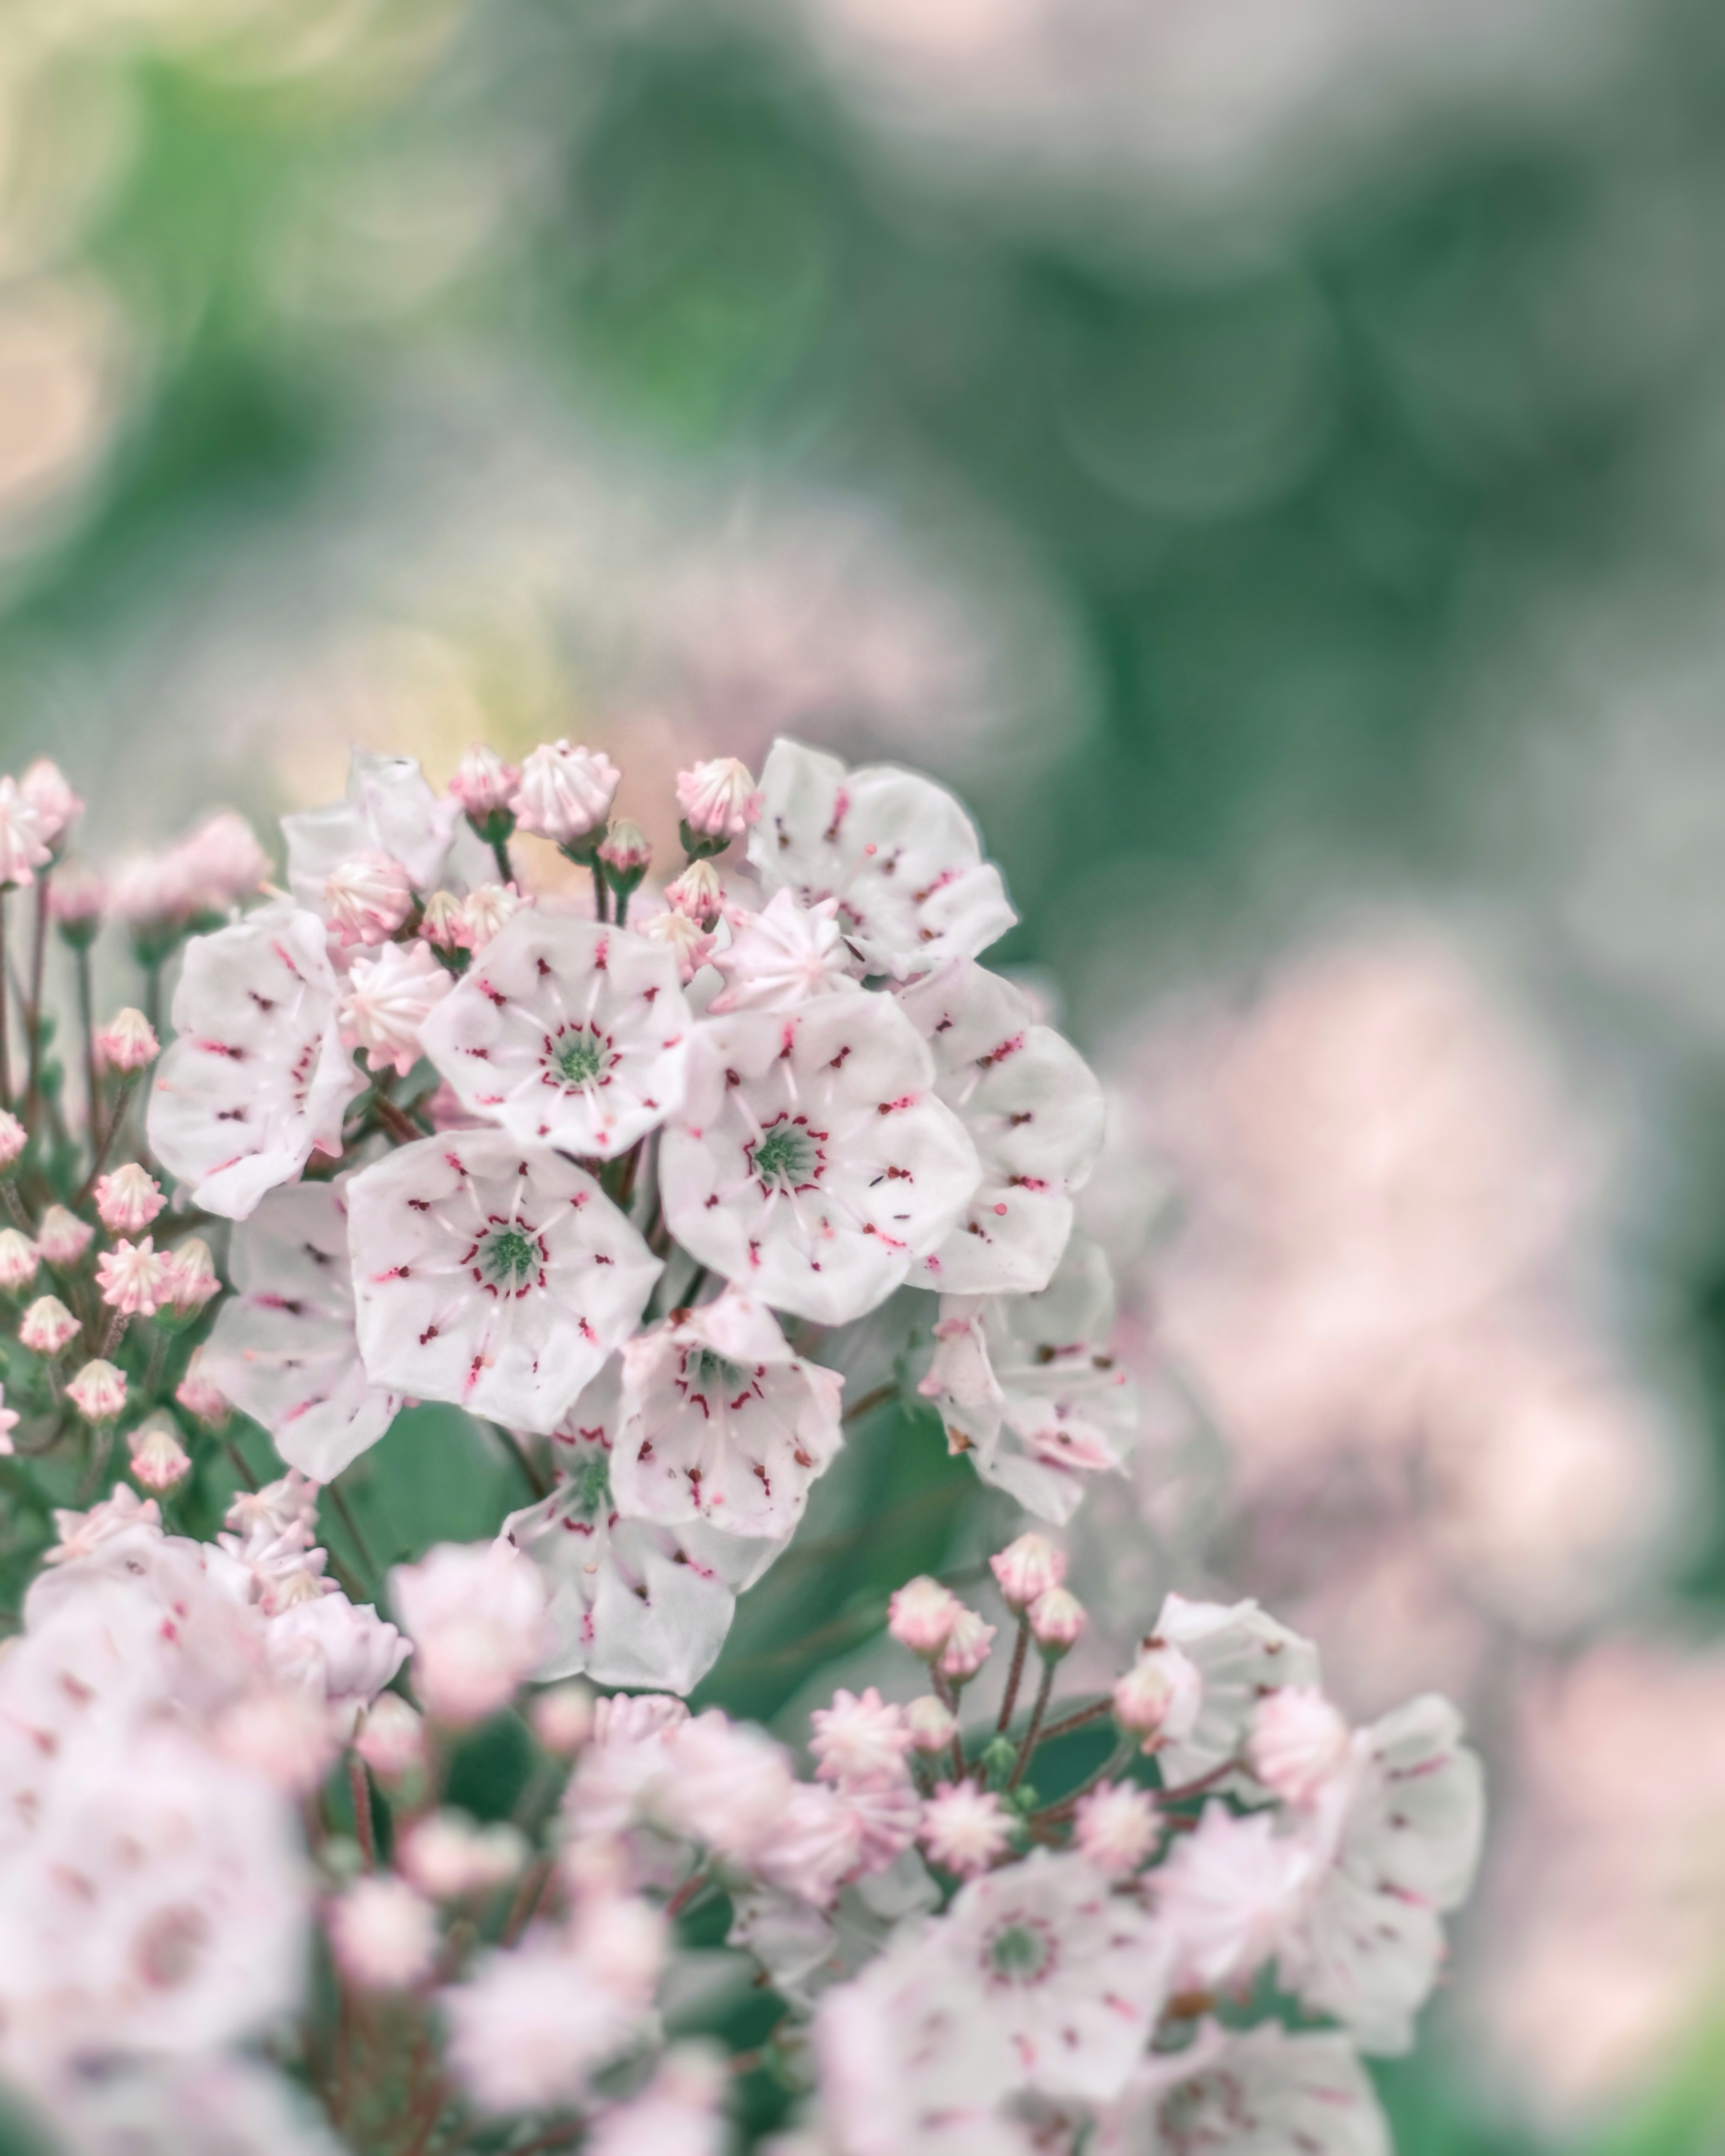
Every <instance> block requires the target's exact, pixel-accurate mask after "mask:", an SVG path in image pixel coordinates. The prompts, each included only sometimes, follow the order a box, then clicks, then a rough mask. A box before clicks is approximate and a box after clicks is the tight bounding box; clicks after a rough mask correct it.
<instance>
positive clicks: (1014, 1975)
mask: <svg viewBox="0 0 1725 2156" xmlns="http://www.w3.org/2000/svg"><path fill="white" fill-rule="evenodd" d="M987 1956H988V1973H989V1974H990V1975H991V1976H992V1977H993V1978H994V1979H995V1980H996V1981H997V1982H998V1983H1001V1984H1040V1983H1041V1982H1042V1981H1043V1980H1044V1979H1045V1978H1046V1977H1047V1976H1048V1975H1049V1974H1050V1971H1051V1970H1052V1969H1053V1968H1054V1964H1055V1943H1054V1941H1053V1939H1052V1938H1050V1936H1049V1932H1048V1927H1047V1926H1046V1925H1045V1924H1039V1923H1037V1922H1034V1921H1033V1920H1029V1919H1021V1920H1020V1921H1019V1922H1017V1923H1009V1924H1003V1925H1002V1926H1001V1928H1000V1929H999V1931H998V1932H996V1933H994V1934H993V1937H992V1938H990V1939H989V1941H988V1948H987Z"/></svg>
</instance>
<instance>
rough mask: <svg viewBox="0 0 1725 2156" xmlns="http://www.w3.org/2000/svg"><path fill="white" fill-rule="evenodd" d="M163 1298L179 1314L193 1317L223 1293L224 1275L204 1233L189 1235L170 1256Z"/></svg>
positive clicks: (163, 1287)
mask: <svg viewBox="0 0 1725 2156" xmlns="http://www.w3.org/2000/svg"><path fill="white" fill-rule="evenodd" d="M221 1292H222V1281H221V1276H220V1275H219V1274H218V1272H217V1270H216V1268H215V1261H214V1260H213V1258H212V1257H211V1256H210V1254H209V1245H208V1243H206V1242H205V1241H204V1240H203V1236H202V1235H188V1236H187V1239H186V1240H185V1241H184V1242H183V1243H182V1244H181V1245H180V1246H179V1248H178V1249H177V1250H175V1251H173V1252H172V1255H170V1256H169V1258H168V1261H167V1271H166V1272H165V1274H164V1275H163V1277H162V1300H163V1301H164V1302H166V1303H167V1305H168V1306H169V1307H170V1308H171V1309H172V1311H173V1312H174V1314H175V1316H176V1317H196V1316H197V1314H198V1312H199V1311H200V1310H202V1309H203V1306H204V1305H205V1303H207V1302H208V1301H209V1300H210V1298H211V1297H212V1296H218V1295H219V1294H220V1293H221Z"/></svg>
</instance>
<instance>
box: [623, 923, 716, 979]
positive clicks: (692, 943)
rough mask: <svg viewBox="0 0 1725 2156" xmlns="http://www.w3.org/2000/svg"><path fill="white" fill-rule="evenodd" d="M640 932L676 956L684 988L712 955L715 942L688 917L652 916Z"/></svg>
mask: <svg viewBox="0 0 1725 2156" xmlns="http://www.w3.org/2000/svg"><path fill="white" fill-rule="evenodd" d="M640 932H641V934H642V935H643V936H646V937H650V938H651V939H652V941H653V942H655V943H666V944H669V945H670V948H671V949H672V950H673V951H674V952H675V953H676V957H677V978H678V979H679V980H680V981H681V983H683V986H684V987H685V988H687V987H688V985H689V983H691V981H692V980H693V979H694V978H695V976H696V974H697V973H699V972H700V971H701V968H702V967H703V966H704V965H705V964H706V962H707V960H708V958H709V957H711V955H712V948H713V943H714V940H715V939H714V938H713V937H711V936H709V935H708V934H707V933H706V931H705V930H704V929H703V928H702V927H701V923H700V922H699V921H695V920H691V917H690V916H689V915H687V914H686V913H673V912H670V911H666V912H664V913H655V914H651V915H649V916H648V918H647V919H646V920H645V921H642V922H641V924H640Z"/></svg>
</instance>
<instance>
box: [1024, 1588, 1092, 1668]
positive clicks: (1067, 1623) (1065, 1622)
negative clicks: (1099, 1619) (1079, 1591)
mask: <svg viewBox="0 0 1725 2156" xmlns="http://www.w3.org/2000/svg"><path fill="white" fill-rule="evenodd" d="M1026 1614H1028V1615H1029V1620H1030V1636H1031V1638H1032V1639H1033V1640H1035V1642H1036V1644H1037V1645H1038V1646H1039V1647H1040V1648H1041V1650H1042V1652H1043V1656H1044V1659H1045V1661H1059V1660H1060V1656H1061V1655H1066V1654H1070V1652H1071V1650H1073V1648H1074V1647H1076V1645H1078V1642H1079V1641H1080V1640H1081V1639H1082V1638H1083V1637H1084V1635H1085V1633H1086V1630H1088V1629H1089V1625H1090V1619H1089V1618H1088V1617H1087V1616H1086V1614H1085V1609H1084V1604H1082V1603H1081V1601H1080V1600H1079V1599H1078V1598H1077V1596H1076V1594H1067V1592H1066V1590H1065V1588H1064V1587H1050V1589H1047V1591H1046V1592H1045V1594H1039V1595H1038V1596H1037V1598H1036V1599H1035V1600H1034V1602H1033V1603H1032V1604H1030V1607H1029V1611H1028V1612H1027V1613H1026Z"/></svg>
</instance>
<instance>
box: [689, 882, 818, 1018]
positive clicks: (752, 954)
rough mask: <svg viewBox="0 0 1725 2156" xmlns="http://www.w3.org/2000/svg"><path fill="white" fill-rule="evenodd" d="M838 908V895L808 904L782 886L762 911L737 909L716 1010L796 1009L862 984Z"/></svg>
mask: <svg viewBox="0 0 1725 2156" xmlns="http://www.w3.org/2000/svg"><path fill="white" fill-rule="evenodd" d="M665 896H666V897H667V898H669V897H670V892H669V891H667V892H666V893H665ZM838 912H839V905H838V901H837V900H836V899H831V898H828V899H823V900H822V901H820V903H819V905H818V906H804V905H803V904H802V902H801V901H799V900H798V898H797V897H795V896H794V895H793V893H791V892H790V891H778V892H776V893H775V894H774V895H773V898H772V900H771V901H769V903H768V905H766V906H763V907H762V910H761V911H759V912H758V913H747V912H744V911H742V910H741V909H740V908H739V909H733V911H732V913H731V915H730V921H731V941H730V943H729V944H728V945H727V946H726V948H725V949H724V950H722V951H719V952H715V953H714V956H713V963H714V965H715V966H716V967H717V968H718V970H719V973H720V974H721V977H722V978H723V981H724V987H723V988H722V989H721V991H720V993H718V994H717V995H716V996H715V997H714V998H713V999H712V1002H711V1004H709V1005H708V1007H707V1008H708V1009H709V1010H710V1011H711V1013H712V1014H713V1016H714V1017H715V1018H717V1017H721V1016H722V1015H723V1014H724V1013H725V1012H726V1011H746V1010H767V1011H783V1010H794V1009H796V1008H797V1006H798V1004H806V1003H807V1002H809V999H810V998H812V997H815V996H824V995H829V994H832V993H835V992H838V991H840V990H843V991H846V992H850V991H854V990H855V989H857V988H860V985H861V984H860V982H859V981H858V980H857V978H856V961H855V956H854V954H853V953H852V952H851V949H850V945H849V944H848V943H847V942H845V936H844V932H843V931H842V929H841V928H840V927H839V921H838Z"/></svg>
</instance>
